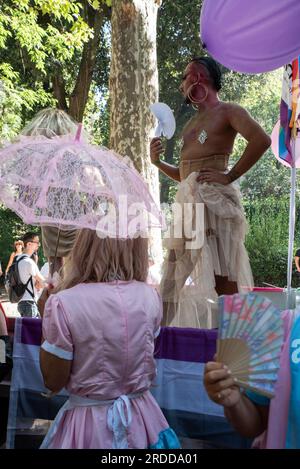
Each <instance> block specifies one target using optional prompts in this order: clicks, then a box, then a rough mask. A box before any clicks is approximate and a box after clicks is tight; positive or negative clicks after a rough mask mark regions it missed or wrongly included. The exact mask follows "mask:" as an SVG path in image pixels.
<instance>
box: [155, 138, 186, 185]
mask: <svg viewBox="0 0 300 469" xmlns="http://www.w3.org/2000/svg"><path fill="white" fill-rule="evenodd" d="M163 152H164V149H163V146H162V143H161V139H160V138H153V139H152V140H151V143H150V158H151V163H152V164H155V166H157V167H158V169H159V170H160V171H161V172H163V173H164V174H165V175H166V176H168V177H169V178H171V179H174V181H179V182H180V174H179V168H177V166H173V165H171V164H168V163H166V162H165V161H161V160H160V158H159V157H160V154H161V153H163Z"/></svg>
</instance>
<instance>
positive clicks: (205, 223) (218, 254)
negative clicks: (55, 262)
mask: <svg viewBox="0 0 300 469" xmlns="http://www.w3.org/2000/svg"><path fill="white" fill-rule="evenodd" d="M220 89H221V70H220V68H219V66H218V64H217V63H216V62H215V61H214V60H213V59H211V58H210V57H200V58H195V59H193V60H192V61H191V62H190V63H189V64H188V65H187V67H186V69H185V71H184V74H183V77H182V83H181V85H180V91H181V93H182V94H183V96H184V98H185V101H186V103H187V104H190V105H192V106H193V107H194V109H195V110H196V113H195V115H194V116H193V117H192V118H191V120H190V121H189V122H188V123H187V124H186V126H185V127H184V129H183V132H182V148H181V158H180V164H179V167H175V166H173V165H170V164H168V163H165V162H164V161H162V160H161V159H160V155H161V154H162V153H163V151H164V149H163V145H162V142H161V139H160V138H154V139H152V141H151V144H150V156H151V161H152V163H153V164H155V165H156V166H157V167H158V169H159V170H160V171H162V172H163V173H164V174H166V175H167V176H168V177H170V178H171V179H174V180H175V181H178V182H180V184H179V187H178V191H177V195H176V200H175V202H176V203H177V204H176V207H177V210H179V212H177V214H176V216H175V217H174V223H173V226H172V227H171V228H172V229H171V231H170V232H169V236H168V237H167V238H165V247H166V248H167V249H168V253H167V257H166V259H165V263H164V266H163V278H162V283H161V294H162V297H163V301H164V323H165V324H166V325H170V326H181V327H201V328H203V327H204V328H207V327H208V328H210V327H214V326H215V323H214V318H213V312H212V309H211V308H212V305H213V304H214V303H215V302H216V300H217V296H218V295H224V294H229V295H231V294H234V293H237V292H239V291H242V287H247V288H248V289H249V288H251V287H252V274H251V268H250V264H249V259H248V255H247V252H246V250H245V247H244V239H245V234H246V230H247V224H246V219H245V216H244V213H243V209H242V206H241V202H240V194H239V191H238V189H237V187H236V185H235V184H234V182H235V181H236V180H237V179H238V178H240V177H241V176H242V175H243V174H245V173H246V172H247V171H248V170H249V169H250V168H251V167H252V166H253V165H254V164H255V163H256V162H257V161H258V160H259V158H260V157H261V156H262V155H263V154H264V152H265V151H266V150H267V149H268V147H269V146H270V144H271V139H270V137H269V136H268V135H267V134H266V133H265V131H264V130H263V129H262V128H261V126H260V125H259V124H258V123H257V122H256V121H255V120H254V119H253V118H252V117H251V116H250V115H249V114H248V112H247V111H246V110H245V109H243V108H242V107H241V106H239V105H237V104H235V103H229V102H223V101H221V100H220V99H219V96H218V92H219V91H220ZM237 134H240V135H242V136H243V137H244V138H245V139H246V140H247V142H248V144H247V146H246V149H245V151H244V153H243V154H242V155H241V157H240V158H239V160H238V161H237V162H236V164H235V165H234V166H233V168H232V169H231V170H230V171H229V170H228V160H229V156H230V154H231V153H232V150H233V146H234V142H235V138H236V136H237ZM178 207H179V208H178ZM191 207H192V208H191ZM185 211H187V213H188V214H187V215H185ZM188 225H190V226H188ZM180 230H181V232H182V236H181V235H180ZM178 233H179V234H178Z"/></svg>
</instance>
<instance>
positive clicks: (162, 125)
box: [150, 103, 176, 139]
mask: <svg viewBox="0 0 300 469" xmlns="http://www.w3.org/2000/svg"><path fill="white" fill-rule="evenodd" d="M150 111H151V112H152V113H153V114H154V115H155V117H156V119H157V120H158V124H157V127H156V129H155V137H160V136H161V135H163V136H164V137H167V139H170V138H172V137H173V135H174V133H175V129H176V122H175V117H174V114H173V112H172V110H171V109H170V108H169V106H168V105H167V104H165V103H154V104H151V106H150Z"/></svg>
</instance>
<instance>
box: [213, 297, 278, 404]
mask: <svg viewBox="0 0 300 469" xmlns="http://www.w3.org/2000/svg"><path fill="white" fill-rule="evenodd" d="M282 344H283V322H282V319H281V313H280V311H279V310H278V309H277V308H275V307H274V305H273V303H272V302H271V301H269V300H268V299H267V298H263V297H261V296H258V295H256V294H254V293H250V294H248V295H241V294H236V295H232V296H229V295H228V296H222V297H220V299H219V331H218V340H217V361H218V362H221V363H224V364H225V365H227V366H228V368H229V370H230V371H231V373H232V377H233V378H236V382H237V385H239V386H241V387H243V388H248V389H252V390H253V391H255V392H257V393H259V394H262V395H264V396H267V397H273V396H274V386H275V383H276V380H277V373H278V370H279V360H280V352H281V347H282Z"/></svg>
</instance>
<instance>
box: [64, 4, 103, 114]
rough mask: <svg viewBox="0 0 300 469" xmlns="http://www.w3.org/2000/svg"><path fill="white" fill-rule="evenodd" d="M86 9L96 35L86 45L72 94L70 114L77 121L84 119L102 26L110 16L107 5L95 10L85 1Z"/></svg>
mask: <svg viewBox="0 0 300 469" xmlns="http://www.w3.org/2000/svg"><path fill="white" fill-rule="evenodd" d="M85 11H86V15H87V18H86V21H87V23H88V25H89V27H90V28H93V30H94V35H93V37H92V38H91V39H90V40H89V41H88V42H87V43H86V44H85V45H84V48H83V52H82V57H81V62H80V66H79V72H78V75H77V80H76V84H75V87H74V90H73V92H72V94H71V96H70V106H69V114H70V115H71V116H72V117H73V118H74V119H75V120H76V121H77V122H81V121H82V118H83V114H84V110H85V106H86V103H87V100H88V95H89V91H90V87H91V82H92V78H93V72H94V68H95V63H96V56H97V48H98V45H99V37H100V32H101V28H102V25H103V22H104V20H105V18H108V17H109V16H110V9H109V8H108V7H106V6H105V5H103V6H102V8H101V10H97V11H95V10H94V9H93V8H92V7H91V6H90V5H89V4H88V3H87V2H85Z"/></svg>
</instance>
